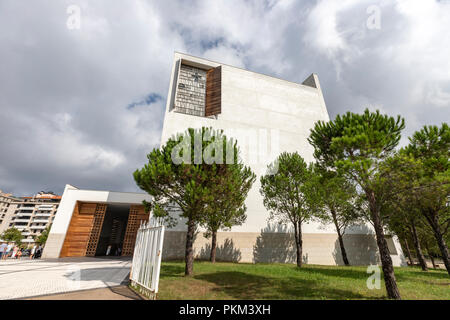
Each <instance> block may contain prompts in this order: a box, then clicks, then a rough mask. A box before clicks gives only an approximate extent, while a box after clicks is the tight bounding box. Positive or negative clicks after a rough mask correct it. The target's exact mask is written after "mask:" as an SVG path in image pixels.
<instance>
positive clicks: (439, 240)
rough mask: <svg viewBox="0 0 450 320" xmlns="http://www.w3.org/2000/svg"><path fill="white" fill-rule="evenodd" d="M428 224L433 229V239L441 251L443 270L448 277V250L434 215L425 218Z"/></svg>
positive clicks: (449, 270) (449, 267)
mask: <svg viewBox="0 0 450 320" xmlns="http://www.w3.org/2000/svg"><path fill="white" fill-rule="evenodd" d="M426 218H427V220H428V222H429V223H430V225H431V228H433V233H434V237H435V238H436V241H437V243H438V246H439V250H440V251H441V255H442V260H443V261H444V265H445V268H446V269H447V273H448V274H449V275H450V261H449V258H448V249H447V245H446V244H445V241H444V237H443V235H442V233H441V227H440V226H439V221H438V220H437V217H436V215H432V216H431V217H429V216H426Z"/></svg>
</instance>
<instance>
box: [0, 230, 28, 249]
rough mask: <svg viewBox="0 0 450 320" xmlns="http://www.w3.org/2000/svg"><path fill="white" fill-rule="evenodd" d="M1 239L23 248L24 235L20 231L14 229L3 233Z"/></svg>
mask: <svg viewBox="0 0 450 320" xmlns="http://www.w3.org/2000/svg"><path fill="white" fill-rule="evenodd" d="M0 238H1V239H3V240H5V241H8V242H14V243H15V244H16V245H18V246H21V245H22V239H23V235H22V232H20V231H19V229H17V228H14V227H13V228H9V229H6V230H5V231H3V233H2V235H1V236H0Z"/></svg>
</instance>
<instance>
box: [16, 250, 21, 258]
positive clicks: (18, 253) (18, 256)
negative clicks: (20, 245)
mask: <svg viewBox="0 0 450 320" xmlns="http://www.w3.org/2000/svg"><path fill="white" fill-rule="evenodd" d="M20 257H22V249H19V250H17V255H16V259H20Z"/></svg>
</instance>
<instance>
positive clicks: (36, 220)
mask: <svg viewBox="0 0 450 320" xmlns="http://www.w3.org/2000/svg"><path fill="white" fill-rule="evenodd" d="M33 222H34V223H48V219H34V220H33Z"/></svg>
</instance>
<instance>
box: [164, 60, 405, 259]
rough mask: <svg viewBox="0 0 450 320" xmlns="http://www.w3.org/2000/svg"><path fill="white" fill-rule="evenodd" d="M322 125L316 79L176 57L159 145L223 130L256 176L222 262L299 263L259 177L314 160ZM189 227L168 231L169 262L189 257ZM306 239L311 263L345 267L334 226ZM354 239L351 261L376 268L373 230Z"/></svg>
mask: <svg viewBox="0 0 450 320" xmlns="http://www.w3.org/2000/svg"><path fill="white" fill-rule="evenodd" d="M213 70H217V71H218V73H216V78H215V80H217V79H218V80H217V81H216V82H214V83H213V82H210V80H209V79H207V78H208V77H209V76H210V74H212V72H213ZM213 87H214V89H211V88H213ZM205 88H206V90H205ZM190 90H191V91H190ZM208 90H216V91H218V92H219V95H218V97H219V98H217V95H215V97H216V98H213V99H212V100H209V101H213V102H214V103H216V105H214V106H213V107H212V109H213V112H210V111H208ZM205 92H206V93H205ZM205 96H206V99H205V98H204V97H205ZM218 101H219V102H218ZM217 104H218V105H219V109H217ZM209 108H210V109H211V107H209ZM218 110H219V111H218ZM208 113H209V114H208ZM211 113H212V114H211ZM319 120H323V121H329V116H328V112H327V108H326V105H325V101H324V97H323V94H322V89H321V87H320V83H319V79H318V77H317V75H315V74H311V75H310V76H309V77H308V78H307V79H306V80H305V81H304V82H303V83H302V84H299V83H293V82H290V81H286V80H282V79H278V78H274V77H270V76H267V75H263V74H259V73H255V72H251V71H247V70H244V69H241V68H236V67H232V66H229V65H226V64H221V63H218V62H213V61H209V60H205V59H201V58H198V57H193V56H190V55H185V54H182V53H175V55H174V61H173V68H172V73H171V78H170V87H169V93H168V97H167V105H166V113H165V118H164V125H163V131H162V137H161V145H163V144H164V143H165V142H166V141H167V140H168V139H169V138H170V137H171V136H172V135H174V134H176V133H179V132H183V131H185V130H186V129H187V128H201V127H202V126H204V127H212V128H214V129H223V130H224V131H225V133H226V134H227V136H231V137H234V138H236V139H237V141H238V145H239V147H240V148H241V152H242V156H243V160H244V162H245V163H246V164H247V165H249V166H250V167H251V168H252V170H253V171H254V172H255V173H256V174H257V179H256V181H255V183H254V185H253V187H252V189H251V191H250V192H249V195H248V198H247V200H246V206H247V221H246V222H245V223H244V224H243V225H242V226H236V227H233V228H232V230H231V232H220V233H219V250H218V258H220V253H221V252H222V253H223V257H222V258H223V259H224V260H235V261H243V262H258V261H267V262H271V261H280V262H286V261H293V257H294V255H293V251H292V250H291V249H290V248H288V247H290V246H291V242H292V241H291V240H292V239H291V238H292V234H291V233H289V230H288V229H286V228H285V227H283V226H274V225H273V224H269V223H268V220H267V219H268V217H269V212H268V211H267V210H266V209H265V207H264V205H263V199H262V196H261V195H260V193H259V188H260V182H259V178H260V175H261V174H264V173H265V172H266V168H267V164H269V163H271V162H272V161H274V160H275V158H276V157H277V156H278V155H279V154H280V153H281V152H284V151H286V152H295V151H297V152H299V153H300V155H301V156H302V157H303V158H304V159H305V161H307V162H310V161H313V160H314V159H313V148H312V146H311V145H310V144H309V143H308V141H307V138H308V136H309V134H310V129H311V128H313V126H314V123H315V122H316V121H319ZM185 228H186V225H185V224H184V223H183V222H181V221H180V223H179V224H178V226H177V227H175V228H174V229H172V230H169V231H168V232H167V236H166V244H165V252H166V257H181V256H183V253H184V245H183V241H184V230H185ZM303 233H304V257H303V258H304V261H305V262H307V263H317V264H339V263H340V253H339V252H340V251H339V245H338V244H337V234H336V232H335V230H334V227H333V226H331V225H328V226H323V225H321V224H320V223H318V222H312V223H309V224H307V225H304V226H303ZM348 233H349V235H348V236H347V238H346V240H345V241H346V244H347V246H348V252H349V255H350V258H349V259H350V262H351V263H352V262H353V263H354V264H367V263H370V262H372V263H374V262H376V260H377V257H376V256H377V254H376V243H375V241H374V237H373V235H372V232H371V230H370V228H368V227H367V226H362V227H361V226H359V227H355V228H353V229H352V230H349V232H348ZM220 241H221V242H220ZM391 242H392V243H391V246H390V247H391V248H392V250H391V253H394V254H393V256H392V258H393V260H394V263H395V264H397V265H399V264H401V263H402V259H403V258H402V252H401V248H400V246H399V244H398V242H397V241H396V240H395V238H394V240H393V241H391ZM208 243H209V241H208V240H207V239H205V238H203V237H202V236H201V235H199V236H197V239H196V243H195V250H196V254H197V256H198V257H206V256H207V251H208ZM221 245H222V247H221ZM221 250H222V251H221ZM352 254H353V257H352ZM352 260H353V261H352Z"/></svg>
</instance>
